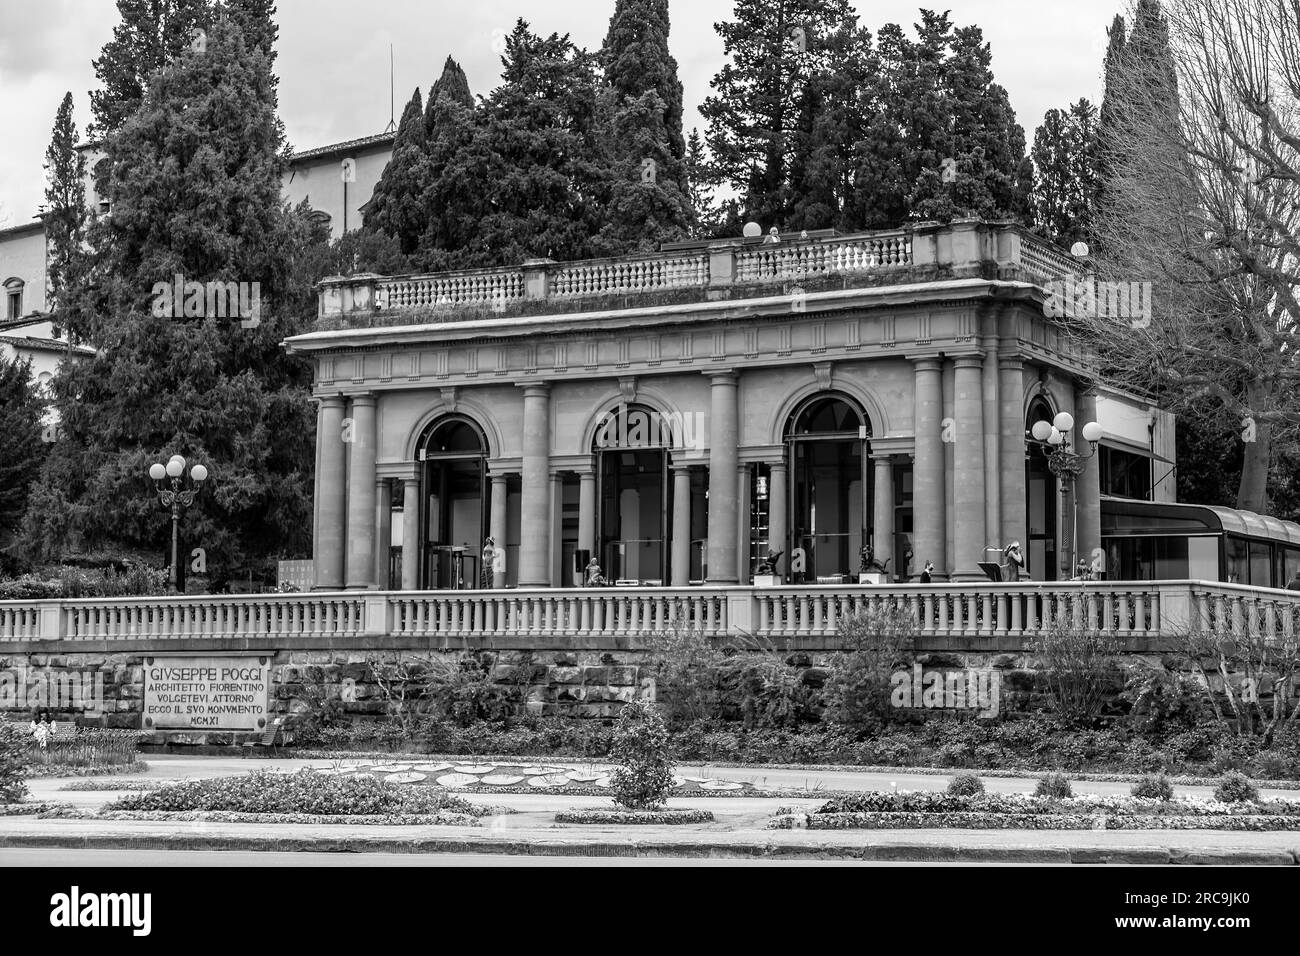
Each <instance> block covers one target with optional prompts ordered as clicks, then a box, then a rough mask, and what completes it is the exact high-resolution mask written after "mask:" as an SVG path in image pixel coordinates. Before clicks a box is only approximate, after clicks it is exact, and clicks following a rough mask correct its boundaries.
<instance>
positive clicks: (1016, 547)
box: [998, 541, 1025, 581]
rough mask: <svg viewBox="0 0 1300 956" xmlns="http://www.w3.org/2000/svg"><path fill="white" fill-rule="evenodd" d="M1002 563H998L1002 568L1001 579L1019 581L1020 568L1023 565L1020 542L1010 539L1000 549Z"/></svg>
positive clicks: (1023, 558) (1023, 557) (1023, 559)
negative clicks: (1009, 541) (1008, 542)
mask: <svg viewBox="0 0 1300 956" xmlns="http://www.w3.org/2000/svg"><path fill="white" fill-rule="evenodd" d="M1002 558H1003V560H1002V563H1001V564H1000V565H998V567H1000V568H1001V569H1002V580H1003V581H1019V580H1020V569H1021V568H1023V567H1024V566H1025V556H1024V554H1023V553H1022V552H1021V550H1020V542H1019V541H1012V542H1011V543H1010V544H1009V545H1007V546H1006V547H1005V548H1003V549H1002Z"/></svg>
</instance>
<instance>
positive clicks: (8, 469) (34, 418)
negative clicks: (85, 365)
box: [0, 355, 45, 543]
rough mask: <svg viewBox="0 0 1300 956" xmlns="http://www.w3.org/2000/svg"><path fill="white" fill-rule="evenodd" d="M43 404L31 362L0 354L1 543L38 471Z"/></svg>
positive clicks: (15, 522)
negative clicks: (38, 394)
mask: <svg viewBox="0 0 1300 956" xmlns="http://www.w3.org/2000/svg"><path fill="white" fill-rule="evenodd" d="M43 414H44V405H43V403H42V401H41V399H40V398H39V397H38V396H37V394H36V389H35V386H34V384H33V382H32V370H31V363H29V362H27V361H20V360H19V359H17V358H13V359H8V358H5V356H4V355H0V542H2V543H7V542H8V540H9V538H10V536H11V534H12V533H13V532H14V531H15V530H16V529H17V527H18V524H19V521H20V519H21V518H22V514H23V511H24V509H25V508H26V504H27V496H28V492H29V489H30V487H31V483H32V481H33V480H35V478H36V476H37V475H38V474H39V472H40V468H41V460H42V459H43V458H44V457H45V447H44V446H43V445H42V443H41V418H42V416H43Z"/></svg>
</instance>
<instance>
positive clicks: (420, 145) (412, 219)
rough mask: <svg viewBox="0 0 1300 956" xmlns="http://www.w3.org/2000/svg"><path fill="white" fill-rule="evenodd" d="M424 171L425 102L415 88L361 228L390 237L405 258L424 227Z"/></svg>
mask: <svg viewBox="0 0 1300 956" xmlns="http://www.w3.org/2000/svg"><path fill="white" fill-rule="evenodd" d="M426 168H427V161H426V157H425V140H424V102H423V100H422V98H421V97H420V90H419V88H418V87H417V88H416V90H415V92H414V93H413V94H412V95H411V99H410V100H409V101H408V102H407V104H406V108H405V109H403V110H402V119H401V122H400V123H398V124H397V135H396V136H395V137H394V138H393V155H392V158H391V159H389V161H388V165H387V166H385V167H384V172H383V174H382V175H381V176H380V177H379V182H378V183H377V184H376V185H375V191H374V193H373V194H372V195H371V197H370V205H369V208H368V209H367V210H366V221H365V227H364V228H365V230H366V231H368V232H382V233H384V234H385V235H388V236H392V237H393V238H394V239H396V240H397V242H398V246H399V248H400V249H401V250H402V253H403V254H404V255H410V254H411V253H413V252H415V249H416V246H417V245H418V244H419V241H420V235H421V233H423V232H424V229H425V226H426V221H425V208H424V189H425V183H424V180H423V174H424V171H425V169H426Z"/></svg>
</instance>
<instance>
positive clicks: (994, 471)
mask: <svg viewBox="0 0 1300 956" xmlns="http://www.w3.org/2000/svg"><path fill="white" fill-rule="evenodd" d="M983 348H984V367H983V369H982V371H981V378H982V382H981V385H982V390H983V394H984V491H985V495H984V529H985V532H986V533H987V534H988V536H989V544H999V545H1003V546H1005V545H1006V544H1007V542H1005V541H1003V540H1001V537H1002V495H1001V492H1000V491H999V488H1000V487H1001V485H1002V482H1001V480H1000V479H1001V475H1000V472H999V469H1000V468H1001V465H1002V429H1001V426H1000V424H999V422H1000V418H999V402H998V384H999V383H998V337H997V336H996V335H988V336H985V337H984V339H983ZM1021 544H1022V545H1023V544H1024V542H1023V541H1022V542H1021Z"/></svg>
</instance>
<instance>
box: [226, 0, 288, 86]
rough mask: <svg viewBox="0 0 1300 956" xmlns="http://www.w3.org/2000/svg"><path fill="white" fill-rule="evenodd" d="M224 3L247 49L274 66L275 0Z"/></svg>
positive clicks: (230, 1) (244, 0) (275, 34)
mask: <svg viewBox="0 0 1300 956" xmlns="http://www.w3.org/2000/svg"><path fill="white" fill-rule="evenodd" d="M224 3H225V9H226V11H227V13H228V14H229V16H230V19H231V20H233V21H234V23H235V25H236V26H238V27H239V29H240V30H241V31H243V34H244V42H245V43H246V44H247V45H248V48H249V49H250V50H259V51H261V53H262V55H263V56H265V57H266V58H267V60H268V61H269V63H270V65H272V66H274V64H275V41H276V40H277V39H278V38H279V36H280V29H279V27H277V26H276V24H275V0H224ZM272 79H273V80H274V74H272Z"/></svg>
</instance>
